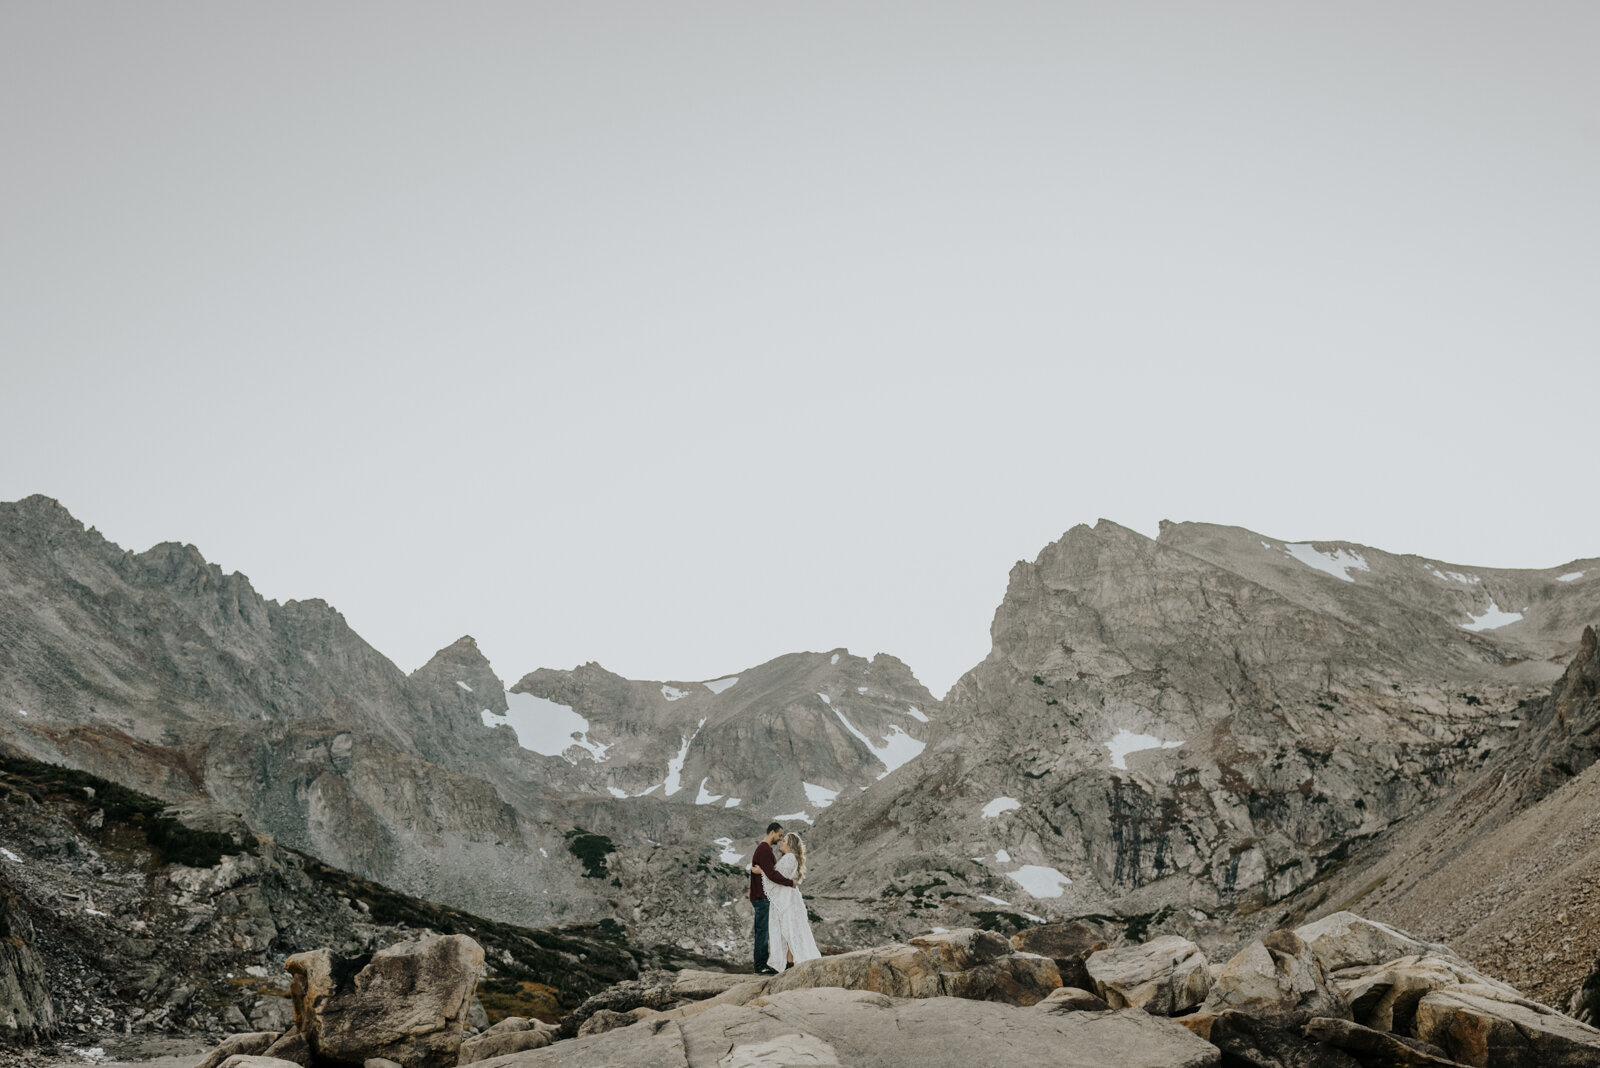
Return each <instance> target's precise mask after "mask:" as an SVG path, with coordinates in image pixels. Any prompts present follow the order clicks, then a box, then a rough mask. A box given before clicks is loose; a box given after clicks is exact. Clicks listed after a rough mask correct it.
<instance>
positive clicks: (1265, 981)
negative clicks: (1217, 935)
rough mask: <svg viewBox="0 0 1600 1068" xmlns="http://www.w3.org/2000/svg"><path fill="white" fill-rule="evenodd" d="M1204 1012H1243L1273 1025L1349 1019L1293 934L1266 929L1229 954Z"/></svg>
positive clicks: (1317, 965) (1306, 948)
mask: <svg viewBox="0 0 1600 1068" xmlns="http://www.w3.org/2000/svg"><path fill="white" fill-rule="evenodd" d="M1205 1010H1206V1011H1207V1012H1210V1013H1212V1014H1215V1015H1220V1014H1222V1013H1224V1012H1228V1011H1230V1010H1233V1011H1238V1012H1245V1013H1249V1014H1250V1015H1251V1016H1254V1017H1257V1018H1258V1019H1261V1020H1267V1021H1271V1022H1272V1023H1273V1024H1275V1025H1276V1026H1278V1027H1287V1026H1290V1025H1298V1024H1303V1023H1305V1022H1306V1021H1307V1020H1309V1019H1311V1018H1312V1017H1313V1016H1328V1017H1334V1018H1337V1019H1346V1018H1348V1017H1349V1016H1350V1007H1349V1004H1348V1003H1347V1002H1346V1001H1345V997H1344V995H1343V994H1342V993H1341V992H1340V991H1339V988H1338V987H1337V986H1335V985H1333V984H1332V983H1331V982H1329V981H1328V978H1327V976H1326V974H1325V973H1324V972H1323V969H1322V964H1321V963H1320V962H1319V961H1318V960H1317V957H1316V954H1314V953H1312V951H1311V947H1310V945H1308V944H1307V943H1305V942H1303V941H1301V940H1300V938H1299V937H1297V936H1296V935H1295V933H1294V932H1293V931H1272V932H1270V933H1269V934H1268V935H1267V936H1266V937H1265V938H1263V939H1261V940H1260V941H1257V942H1251V943H1250V944H1249V945H1247V946H1245V947H1244V949H1242V950H1240V951H1239V952H1238V953H1237V954H1235V956H1234V957H1233V959H1232V960H1230V961H1228V963H1227V965H1226V966H1225V967H1223V969H1222V970H1221V971H1220V972H1219V973H1218V974H1217V976H1216V978H1215V979H1214V980H1213V982H1212V986H1211V993H1210V994H1209V995H1208V996H1207V997H1206V1002H1205Z"/></svg>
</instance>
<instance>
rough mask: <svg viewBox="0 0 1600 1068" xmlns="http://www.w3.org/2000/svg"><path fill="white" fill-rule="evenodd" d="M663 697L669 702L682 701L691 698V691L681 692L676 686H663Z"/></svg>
mask: <svg viewBox="0 0 1600 1068" xmlns="http://www.w3.org/2000/svg"><path fill="white" fill-rule="evenodd" d="M661 696H662V697H665V698H666V699H667V700H669V701H681V700H683V699H684V698H685V697H688V696H689V691H688V690H680V689H678V688H677V687H676V686H666V685H663V686H662V687H661Z"/></svg>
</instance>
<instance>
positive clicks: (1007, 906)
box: [978, 894, 1011, 908]
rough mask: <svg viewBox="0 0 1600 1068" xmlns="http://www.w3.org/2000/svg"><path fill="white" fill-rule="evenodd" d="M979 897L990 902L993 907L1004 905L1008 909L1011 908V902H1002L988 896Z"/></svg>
mask: <svg viewBox="0 0 1600 1068" xmlns="http://www.w3.org/2000/svg"><path fill="white" fill-rule="evenodd" d="M978 896H979V897H981V898H983V899H984V900H985V901H987V902H989V903H990V904H991V905H1004V906H1005V907H1006V908H1010V907H1011V902H1009V901H1001V900H1000V899H999V898H997V897H990V896H989V895H988V894H979V895H978Z"/></svg>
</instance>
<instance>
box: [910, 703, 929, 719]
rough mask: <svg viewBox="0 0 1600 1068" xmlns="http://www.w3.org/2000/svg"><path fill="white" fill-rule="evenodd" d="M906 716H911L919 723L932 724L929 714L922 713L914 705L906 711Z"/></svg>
mask: <svg viewBox="0 0 1600 1068" xmlns="http://www.w3.org/2000/svg"><path fill="white" fill-rule="evenodd" d="M906 715H908V716H910V717H911V718H912V719H914V720H916V721H917V722H918V723H927V722H930V721H929V719H928V715H927V713H926V712H922V711H920V710H919V709H918V708H917V706H916V705H912V706H911V707H910V708H908V709H906Z"/></svg>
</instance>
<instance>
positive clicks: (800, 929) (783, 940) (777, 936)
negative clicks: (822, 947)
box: [761, 853, 822, 972]
mask: <svg viewBox="0 0 1600 1068" xmlns="http://www.w3.org/2000/svg"><path fill="white" fill-rule="evenodd" d="M799 869H800V862H799V861H798V860H796V859H795V856H794V854H793V853H785V854H784V855H783V856H782V857H780V858H778V873H779V874H780V875H782V876H783V877H784V878H786V879H789V880H791V881H792V880H793V879H794V873H795V872H796V871H798V870H799ZM761 881H762V882H763V883H764V884H765V888H766V891H767V900H768V901H770V902H771V903H772V904H771V905H770V906H768V911H767V944H768V945H769V946H770V947H771V953H770V954H769V955H768V957H767V964H768V966H769V967H772V968H775V969H776V970H778V971H780V972H781V971H783V969H784V967H785V966H786V965H787V964H788V956H789V954H791V953H792V954H794V962H795V963H796V964H799V963H800V962H801V961H806V960H816V959H817V958H818V957H820V956H822V953H821V952H820V951H818V949H817V942H816V939H814V938H812V937H811V921H810V920H809V919H808V918H807V917H806V901H805V898H803V897H801V896H800V889H799V887H795V886H779V885H778V884H777V883H775V882H773V881H772V880H771V879H768V878H767V877H766V876H765V875H763V876H762V877H761Z"/></svg>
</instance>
